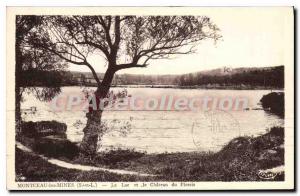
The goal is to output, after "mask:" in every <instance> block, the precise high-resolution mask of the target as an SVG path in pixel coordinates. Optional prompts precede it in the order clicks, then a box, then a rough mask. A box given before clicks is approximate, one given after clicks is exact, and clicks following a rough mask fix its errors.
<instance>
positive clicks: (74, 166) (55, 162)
mask: <svg viewBox="0 0 300 196" xmlns="http://www.w3.org/2000/svg"><path fill="white" fill-rule="evenodd" d="M16 147H17V148H18V149H20V150H22V151H24V152H28V153H32V154H34V155H36V156H39V157H41V158H42V159H44V160H45V161H47V162H49V163H51V164H53V165H57V166H59V167H63V168H67V169H77V170H81V171H106V172H110V173H115V174H126V175H135V176H149V177H150V176H156V175H153V174H144V173H139V172H135V171H127V170H120V169H107V168H102V167H95V166H88V165H80V164H73V163H68V162H65V161H61V160H58V159H53V158H48V157H45V156H43V155H39V154H36V153H35V152H33V151H32V150H31V149H30V148H28V147H26V146H24V145H23V144H21V143H20V142H16Z"/></svg>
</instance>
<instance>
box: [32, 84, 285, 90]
mask: <svg viewBox="0 0 300 196" xmlns="http://www.w3.org/2000/svg"><path fill="white" fill-rule="evenodd" d="M27 87H29V86H27ZM41 87H43V86H41ZM61 87H97V85H95V84H85V85H62V86H61ZM111 88H168V89H169V88H172V89H199V90H274V91H284V88H275V87H270V86H215V85H212V86H207V85H205V86H203V85H201V86H178V85H142V84H139V85H136V84H129V85H112V86H111Z"/></svg>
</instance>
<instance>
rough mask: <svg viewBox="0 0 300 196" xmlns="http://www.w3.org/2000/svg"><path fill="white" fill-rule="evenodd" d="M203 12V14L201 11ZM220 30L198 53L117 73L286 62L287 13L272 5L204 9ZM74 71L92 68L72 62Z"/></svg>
mask: <svg viewBox="0 0 300 196" xmlns="http://www.w3.org/2000/svg"><path fill="white" fill-rule="evenodd" d="M201 14H202V13H201ZM203 15H206V16H209V17H210V18H211V19H212V21H213V22H214V23H215V24H217V25H218V27H219V28H220V29H221V35H222V36H223V38H222V40H221V41H219V42H217V43H216V44H215V43H214V42H213V41H211V40H210V41H203V42H200V43H199V46H198V49H197V52H196V53H195V54H190V55H180V56H176V58H173V59H170V60H153V61H149V66H148V67H147V68H131V69H126V70H122V72H118V73H138V74H181V73H189V72H195V71H201V70H207V69H214V68H219V67H224V66H228V67H232V68H235V67H249V66H255V67H264V66H275V65H282V64H283V62H284V42H285V39H286V38H285V36H286V35H285V28H284V12H281V11H280V9H272V8H268V9H266V8H260V9H254V8H253V9H251V8H236V9H224V8H209V9H207V8H206V9H204V10H203ZM89 61H90V63H91V64H92V65H94V67H95V69H96V71H97V72H104V71H105V69H106V67H105V66H104V65H105V62H103V61H102V59H101V58H100V57H99V55H93V56H92V57H91V58H90V59H89ZM70 70H73V71H89V70H88V69H86V68H85V67H82V66H78V65H70Z"/></svg>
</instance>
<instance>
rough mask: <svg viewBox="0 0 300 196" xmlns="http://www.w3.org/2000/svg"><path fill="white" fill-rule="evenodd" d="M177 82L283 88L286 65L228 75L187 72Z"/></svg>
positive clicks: (181, 84)
mask: <svg viewBox="0 0 300 196" xmlns="http://www.w3.org/2000/svg"><path fill="white" fill-rule="evenodd" d="M175 84H177V85H180V86H195V85H214V84H218V85H220V86H237V85H250V86H262V87H263V86H264V87H276V88H283V87H284V67H283V66H278V67H273V68H270V69H257V70H250V71H242V72H237V73H233V74H226V75H204V74H202V73H196V74H185V75H181V76H179V77H178V78H176V79H175Z"/></svg>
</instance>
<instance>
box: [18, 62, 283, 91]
mask: <svg viewBox="0 0 300 196" xmlns="http://www.w3.org/2000/svg"><path fill="white" fill-rule="evenodd" d="M98 76H99V78H100V79H102V78H103V74H102V73H98ZM22 79H23V82H22V83H23V84H26V86H32V85H34V86H59V85H65V86H76V85H83V86H94V85H96V81H94V80H93V78H92V75H91V74H90V73H85V72H67V71H64V72H58V71H39V70H27V71H25V72H24V73H23V77H22ZM30 81H34V83H33V82H32V83H31V82H30ZM112 85H172V86H181V87H189V86H191V87H192V86H202V87H210V86H211V87H212V88H214V87H235V86H250V87H272V88H283V87H284V67H283V66H277V67H271V68H257V69H253V70H252V69H247V68H246V69H242V70H233V71H232V73H225V74H224V73H223V74H220V73H213V74H212V73H203V72H196V73H190V74H183V75H141V74H118V75H116V76H115V77H114V79H113V82H112Z"/></svg>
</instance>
